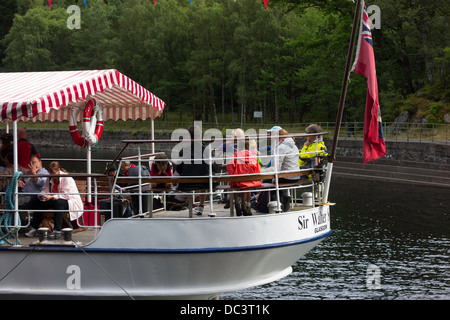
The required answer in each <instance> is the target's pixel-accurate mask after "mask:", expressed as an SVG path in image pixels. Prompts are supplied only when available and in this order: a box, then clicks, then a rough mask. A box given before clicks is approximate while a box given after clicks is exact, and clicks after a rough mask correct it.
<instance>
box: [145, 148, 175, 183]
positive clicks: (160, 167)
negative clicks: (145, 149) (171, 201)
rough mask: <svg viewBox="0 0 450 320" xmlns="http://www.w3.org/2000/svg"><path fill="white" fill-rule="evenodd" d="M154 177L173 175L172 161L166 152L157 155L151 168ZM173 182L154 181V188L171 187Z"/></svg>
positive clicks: (151, 174)
mask: <svg viewBox="0 0 450 320" xmlns="http://www.w3.org/2000/svg"><path fill="white" fill-rule="evenodd" d="M150 176H152V177H171V176H172V163H170V162H169V160H168V159H167V156H166V154H165V153H160V154H158V155H156V156H155V159H154V161H153V163H152V167H151V170H150ZM171 186H172V183H170V182H167V183H152V188H170V187H171Z"/></svg>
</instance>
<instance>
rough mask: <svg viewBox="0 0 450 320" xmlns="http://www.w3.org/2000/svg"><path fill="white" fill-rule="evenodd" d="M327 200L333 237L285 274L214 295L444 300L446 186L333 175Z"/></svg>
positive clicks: (449, 244)
mask: <svg viewBox="0 0 450 320" xmlns="http://www.w3.org/2000/svg"><path fill="white" fill-rule="evenodd" d="M330 201H331V202H335V203H336V205H335V206H334V207H332V209H331V210H332V211H331V215H332V219H331V220H332V224H331V227H332V229H333V234H332V235H331V236H330V237H329V238H327V239H326V240H325V241H323V242H322V243H321V244H319V246H318V247H316V248H315V249H314V250H312V251H311V252H310V253H308V254H307V255H306V256H305V257H304V258H302V259H301V260H299V261H298V262H297V264H296V265H295V266H294V267H293V269H294V271H293V273H292V274H291V275H290V276H288V277H286V278H284V279H281V280H279V281H277V282H274V283H271V284H268V285H264V286H260V287H256V288H251V289H247V290H243V291H240V292H236V293H232V294H227V295H224V296H222V297H221V298H222V299H264V300H268V299H386V300H394V299H402V300H407V299H422V300H438V299H450V189H440V188H435V187H422V186H420V187H419V186H405V185H397V184H392V183H389V184H385V183H373V182H365V181H360V180H342V179H340V180H338V179H333V181H332V185H331V191H330ZM374 266H375V267H374ZM368 268H369V271H370V272H369V273H368ZM372 270H377V271H378V273H371V271H372ZM378 275H379V277H378ZM375 277H376V278H377V279H379V282H377V281H376V280H375V279H374V278H375ZM368 279H369V285H367V280H368ZM372 280H375V281H372ZM378 283H379V286H377V285H378ZM377 287H378V288H377Z"/></svg>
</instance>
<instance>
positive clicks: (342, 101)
mask: <svg viewBox="0 0 450 320" xmlns="http://www.w3.org/2000/svg"><path fill="white" fill-rule="evenodd" d="M362 1H363V0H357V1H356V9H355V14H354V16H353V27H352V34H351V36H350V43H349V45H348V52H347V62H346V64H345V73H344V80H343V82H342V88H341V97H340V99H339V108H338V112H337V116H336V125H335V129H334V138H333V146H332V148H331V152H330V155H329V156H328V166H327V175H326V179H325V190H324V193H323V202H324V203H326V202H327V201H328V191H329V189H330V182H331V173H332V171H333V161H334V159H335V157H336V155H335V154H336V147H337V142H338V139H339V130H340V128H341V122H342V114H343V112H344V104H345V96H346V94H347V86H348V79H349V76H350V66H351V63H352V55H353V49H354V47H355V37H356V30H357V28H358V20H359V16H360V11H361V2H362Z"/></svg>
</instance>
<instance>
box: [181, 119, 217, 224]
mask: <svg viewBox="0 0 450 320" xmlns="http://www.w3.org/2000/svg"><path fill="white" fill-rule="evenodd" d="M188 131H189V134H190V138H191V140H194V139H196V140H197V139H199V140H198V141H191V144H190V148H191V156H190V158H186V157H183V150H181V152H180V158H181V160H182V161H181V163H179V164H177V166H176V171H177V172H178V173H179V174H180V176H183V177H186V176H195V177H202V176H205V177H208V176H209V164H208V163H206V161H205V160H204V159H202V160H201V162H200V161H198V160H196V158H195V150H196V149H197V148H198V150H201V156H202V157H203V155H204V154H205V149H206V145H205V144H204V143H203V142H202V141H200V139H201V131H200V129H199V128H196V127H194V126H191V127H190V128H189V129H188ZM196 144H198V145H197V148H195V146H196ZM196 162H200V163H196ZM212 171H213V172H212V174H213V175H214V173H215V172H216V171H217V164H216V163H213V164H212ZM178 189H179V190H186V191H191V190H200V191H201V192H206V190H207V189H209V183H208V182H206V183H203V182H199V183H195V182H194V183H179V184H178ZM199 198H200V204H199V205H198V206H197V207H195V208H194V212H195V213H196V214H197V215H202V214H203V208H204V203H205V199H206V194H202V195H200V196H199Z"/></svg>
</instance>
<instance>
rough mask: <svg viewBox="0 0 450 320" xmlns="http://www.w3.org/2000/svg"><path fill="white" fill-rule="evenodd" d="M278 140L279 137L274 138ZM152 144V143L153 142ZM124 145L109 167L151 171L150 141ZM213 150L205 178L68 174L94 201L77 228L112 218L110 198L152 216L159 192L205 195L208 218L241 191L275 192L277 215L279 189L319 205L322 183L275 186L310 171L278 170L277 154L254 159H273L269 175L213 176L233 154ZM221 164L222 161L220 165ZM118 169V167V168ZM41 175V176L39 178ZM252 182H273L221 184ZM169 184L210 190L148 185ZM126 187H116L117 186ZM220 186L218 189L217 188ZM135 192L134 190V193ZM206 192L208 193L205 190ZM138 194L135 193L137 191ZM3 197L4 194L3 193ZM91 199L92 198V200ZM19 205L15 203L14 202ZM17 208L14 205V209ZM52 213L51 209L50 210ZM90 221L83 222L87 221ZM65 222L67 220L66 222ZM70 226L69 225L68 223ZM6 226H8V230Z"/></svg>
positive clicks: (153, 154) (15, 223)
mask: <svg viewBox="0 0 450 320" xmlns="http://www.w3.org/2000/svg"><path fill="white" fill-rule="evenodd" d="M324 134H326V133H318V134H314V135H324ZM308 135H311V134H296V135H295V136H297V137H305V136H308ZM289 136H290V137H292V136H293V135H289ZM277 138H278V137H277ZM238 139H239V138H235V140H238ZM244 139H248V137H245V138H244ZM153 141H154V140H153ZM124 142H125V144H126V145H125V147H124V148H123V149H122V150H121V152H120V153H119V154H118V155H117V156H116V158H115V159H114V160H113V161H112V162H110V163H109V167H111V166H112V165H114V164H115V163H116V162H117V160H118V159H120V160H119V161H118V162H119V163H120V164H121V163H122V162H123V161H137V162H138V164H140V165H142V164H145V165H148V166H149V168H150V165H151V161H155V160H154V157H155V156H156V155H157V154H158V153H160V152H158V153H151V154H145V153H142V152H141V146H142V145H143V144H144V143H148V142H152V140H138V141H134V140H128V141H124ZM168 142H176V141H168ZM134 143H136V144H138V155H136V156H132V157H123V158H120V155H121V154H122V152H123V151H124V150H125V149H126V147H127V146H128V145H130V144H134ZM213 151H214V150H213V149H210V151H209V152H208V158H207V159H205V158H202V159H197V160H199V161H205V162H206V163H207V164H208V165H209V174H208V176H201V177H194V176H172V177H148V176H137V177H120V176H118V175H116V176H115V177H110V176H108V175H107V174H106V172H107V171H108V168H109V167H108V168H107V169H106V170H105V173H103V174H80V173H69V174H67V175H66V176H68V177H72V178H74V179H75V180H76V181H77V182H78V188H79V193H78V194H79V195H80V196H81V197H82V198H83V199H84V200H85V199H88V198H89V199H90V200H93V201H91V202H90V203H89V205H85V207H84V208H83V210H79V213H80V214H82V215H81V217H82V219H77V225H78V226H79V227H87V228H95V229H98V228H101V226H102V221H101V219H99V216H102V215H103V214H107V213H108V212H110V214H111V218H114V217H113V215H112V211H113V209H112V208H113V199H114V198H116V197H119V196H120V197H122V198H125V199H126V198H130V197H131V196H132V195H135V196H138V197H139V208H140V212H137V213H135V215H134V216H132V218H134V217H144V216H149V217H152V213H153V208H152V206H153V200H152V198H153V196H160V195H161V193H162V194H163V195H164V196H165V195H167V194H178V195H185V196H188V199H193V197H194V196H196V195H207V196H209V198H210V203H211V206H210V213H209V215H210V216H214V215H215V214H214V203H213V200H214V199H215V197H217V196H220V195H224V194H227V195H228V196H230V197H231V195H232V194H234V193H243V192H255V191H256V192H261V191H275V192H276V202H277V206H278V207H277V210H276V211H275V212H280V211H281V208H280V205H281V203H280V195H279V193H280V191H281V190H286V189H290V190H294V192H295V189H298V188H308V187H309V188H311V190H312V194H313V195H315V199H316V201H313V205H314V204H315V203H320V202H321V199H320V197H321V191H320V190H321V189H323V186H322V184H323V182H321V183H311V184H309V185H306V186H305V185H295V184H292V185H286V184H285V185H283V184H280V183H278V179H279V178H288V177H295V176H301V175H305V174H310V173H311V170H310V169H304V170H301V169H299V170H298V171H295V170H294V171H291V172H285V171H279V170H278V169H277V168H278V166H277V161H278V157H279V155H277V154H276V152H275V153H274V154H272V155H259V156H255V157H259V158H272V159H273V160H274V162H275V164H274V166H273V167H274V170H273V171H272V172H264V170H263V171H262V172H261V173H260V174H242V175H228V174H224V172H223V171H224V170H221V172H218V173H216V174H214V173H213V170H212V168H213V164H214V161H216V162H219V163H222V169H224V167H223V164H226V163H227V161H229V160H230V159H231V158H232V155H231V154H230V155H229V156H224V157H221V158H220V157H213ZM274 151H276V148H274ZM252 157H253V156H251V157H242V158H244V159H245V158H246V159H248V158H252ZM191 160H194V161H195V160H196V159H191ZM169 161H170V159H169ZM220 161H222V162H220ZM119 168H120V165H119ZM318 170H322V171H323V172H325V171H326V167H324V168H321V169H318ZM42 176H44V175H42ZM45 176H46V177H48V178H51V177H54V176H55V175H45ZM22 177H23V178H26V177H28V176H27V175H23V176H22ZM5 178H6V179H8V178H11V177H7V176H5V177H4V179H5ZM255 180H260V181H264V180H265V181H271V180H273V182H274V183H263V184H262V185H261V187H258V188H249V189H239V188H226V187H224V185H227V184H229V183H230V182H239V181H255ZM87 181H91V184H92V185H91V188H87ZM167 182H170V183H172V184H179V183H207V184H208V185H209V188H205V189H201V190H190V191H186V190H178V189H175V188H170V189H166V190H161V189H159V190H152V188H151V187H150V185H151V184H152V183H167ZM122 183H124V184H128V185H127V186H126V187H117V186H118V184H122ZM105 184H106V185H107V187H106V189H105ZM216 184H218V185H219V186H216ZM220 185H221V186H220ZM88 189H91V192H90V193H88V192H87V190H88ZM136 189H137V190H136ZM204 190H207V191H204ZM136 191H137V192H136ZM3 194H4V193H3ZM21 195H33V194H30V193H21ZM142 196H150V198H149V199H151V200H152V201H149V205H148V208H149V209H150V210H149V211H146V212H142V211H141V210H142V209H141V208H142V207H143V206H142V201H143V199H142ZM91 197H92V198H91ZM101 199H103V200H107V199H109V200H110V201H111V205H110V208H111V209H109V210H108V209H104V210H103V209H100V208H99V200H101ZM292 200H293V202H294V201H295V202H296V201H297V197H296V196H294V197H292ZM192 203H193V200H192V202H189V204H190V206H189V209H190V217H192V205H191V204H192ZM17 204H18V202H17ZM16 208H17V206H16ZM3 210H4V211H5V212H8V211H17V210H18V209H9V210H6V209H3ZM38 211H39V210H37V209H32V210H24V211H21V212H22V214H23V212H25V215H26V216H27V218H28V219H27V220H28V222H27V223H26V224H20V225H18V222H17V221H13V222H12V223H11V226H15V227H18V228H27V227H29V226H30V224H29V221H30V220H31V219H30V213H31V212H38ZM41 211H43V212H48V210H41ZM52 212H54V210H53V211H52ZM64 213H67V211H64ZM230 214H233V212H230ZM92 216H93V217H94V218H92V219H90V218H89V217H92ZM87 220H88V221H89V222H86V221H87ZM66 221H67V219H66ZM69 223H70V222H69ZM11 226H8V227H11Z"/></svg>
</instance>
